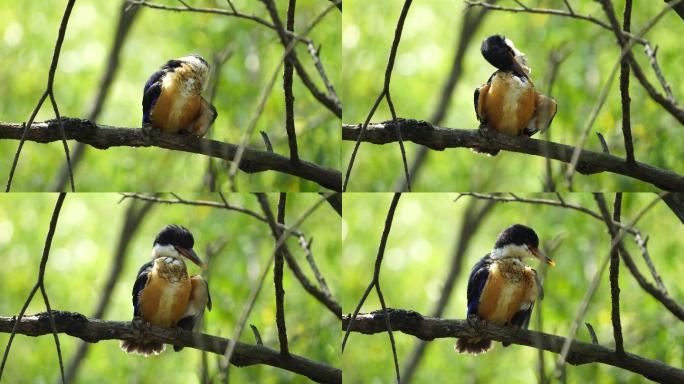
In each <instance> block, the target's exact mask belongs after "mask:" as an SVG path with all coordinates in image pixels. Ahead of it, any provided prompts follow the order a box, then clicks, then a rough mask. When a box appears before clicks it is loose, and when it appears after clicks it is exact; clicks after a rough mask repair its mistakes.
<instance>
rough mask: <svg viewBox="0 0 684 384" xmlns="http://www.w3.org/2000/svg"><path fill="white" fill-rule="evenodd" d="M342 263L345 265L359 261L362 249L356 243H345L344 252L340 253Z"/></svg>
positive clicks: (355, 263)
mask: <svg viewBox="0 0 684 384" xmlns="http://www.w3.org/2000/svg"><path fill="white" fill-rule="evenodd" d="M342 257H343V258H344V260H342V263H343V264H344V265H346V266H352V265H357V264H359V263H360V262H361V259H362V257H363V250H362V248H361V247H359V245H358V244H350V245H345V247H344V253H342Z"/></svg>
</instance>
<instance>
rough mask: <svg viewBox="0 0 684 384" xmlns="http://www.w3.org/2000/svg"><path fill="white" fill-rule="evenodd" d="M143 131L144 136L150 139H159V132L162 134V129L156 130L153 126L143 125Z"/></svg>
mask: <svg viewBox="0 0 684 384" xmlns="http://www.w3.org/2000/svg"><path fill="white" fill-rule="evenodd" d="M141 129H142V133H143V135H145V136H147V137H148V138H155V137H159V132H161V130H160V129H158V128H155V127H154V126H153V125H152V124H143V125H142V128H141Z"/></svg>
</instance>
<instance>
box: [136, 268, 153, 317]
mask: <svg viewBox="0 0 684 384" xmlns="http://www.w3.org/2000/svg"><path fill="white" fill-rule="evenodd" d="M153 266H154V261H150V262H149V263H146V264H144V265H143V266H142V267H140V270H139V271H138V277H136V279H135V284H134V285H133V316H140V306H139V305H138V304H139V301H140V292H141V291H142V290H143V288H145V285H147V276H148V275H149V274H150V272H152V267H153Z"/></svg>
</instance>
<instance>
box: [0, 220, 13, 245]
mask: <svg viewBox="0 0 684 384" xmlns="http://www.w3.org/2000/svg"><path fill="white" fill-rule="evenodd" d="M13 234H14V225H13V224H12V222H11V221H9V220H3V221H0V244H7V243H9V242H10V240H12V235H13Z"/></svg>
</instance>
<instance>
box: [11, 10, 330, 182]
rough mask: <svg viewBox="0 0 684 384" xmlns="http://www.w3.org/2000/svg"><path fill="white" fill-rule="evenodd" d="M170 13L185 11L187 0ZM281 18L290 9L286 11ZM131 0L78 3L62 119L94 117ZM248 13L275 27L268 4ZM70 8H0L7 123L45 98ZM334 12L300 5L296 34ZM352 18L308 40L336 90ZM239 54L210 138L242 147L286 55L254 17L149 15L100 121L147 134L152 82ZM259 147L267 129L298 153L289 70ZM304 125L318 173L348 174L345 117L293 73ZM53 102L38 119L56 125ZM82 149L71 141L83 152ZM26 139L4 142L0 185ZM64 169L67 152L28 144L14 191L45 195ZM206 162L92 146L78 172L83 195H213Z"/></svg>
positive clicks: (275, 178) (223, 80)
mask: <svg viewBox="0 0 684 384" xmlns="http://www.w3.org/2000/svg"><path fill="white" fill-rule="evenodd" d="M158 3H160V4H165V5H169V6H182V4H181V3H179V2H177V1H171V0H164V1H159V2H158ZM276 3H277V6H278V11H279V14H280V16H281V19H283V20H284V19H285V11H286V5H285V4H283V3H282V2H279V1H278V2H276ZM121 4H122V1H100V0H81V1H78V2H77V3H76V5H75V6H74V9H73V12H72V15H71V18H70V20H69V25H68V28H67V31H66V36H65V40H64V45H63V47H62V52H61V56H60V60H59V65H58V68H57V72H56V75H55V96H56V99H57V102H58V104H59V109H60V113H61V115H62V116H69V117H85V115H86V113H87V112H88V110H89V108H90V104H91V103H92V102H93V100H94V97H95V95H96V93H97V88H98V86H99V82H100V78H101V76H102V74H103V72H104V70H105V66H106V61H107V57H108V53H109V50H110V47H111V44H112V42H113V39H114V32H115V29H116V23H117V20H118V18H119V13H120V8H121ZM233 4H234V5H235V6H236V7H237V9H238V10H240V11H241V12H243V13H246V14H253V15H255V16H257V17H260V18H262V19H265V20H268V21H270V17H269V15H268V12H267V11H266V8H265V6H264V5H263V4H262V3H260V2H256V1H250V0H235V1H233ZM65 5H66V1H53V0H36V1H3V2H0V56H1V57H2V58H3V60H2V61H0V94H2V95H4V96H3V97H2V98H1V99H0V121H6V122H15V123H16V122H24V121H27V120H28V118H29V116H30V114H31V111H32V110H33V108H34V107H35V105H36V103H37V102H38V99H39V97H40V95H41V94H42V93H43V91H44V90H45V86H46V82H47V74H48V68H49V65H50V60H51V58H52V54H53V49H54V44H55V40H56V36H57V31H58V29H59V23H60V21H61V18H62V14H63V11H64V6H65ZM191 5H193V6H197V7H216V8H222V9H230V8H229V7H228V4H227V3H226V2H225V1H218V0H202V1H193V2H191ZM328 5H329V4H328V3H327V2H323V1H300V2H298V4H297V14H296V19H295V21H296V22H295V31H303V30H304V29H305V28H306V27H307V26H308V25H309V24H310V23H311V22H312V21H313V20H314V19H315V18H316V17H317V16H318V15H319V14H320V13H321V12H322V11H323V10H324V9H325V8H326V7H327V6H328ZM340 23H341V15H340V12H339V11H337V10H332V11H331V12H329V13H328V15H326V17H325V18H324V19H323V21H322V22H321V23H319V25H318V26H317V27H316V28H314V30H313V31H312V32H311V33H310V35H309V37H310V38H311V39H312V40H313V41H314V42H315V44H316V45H317V46H318V45H321V46H322V50H321V53H320V56H321V61H322V63H323V65H324V67H325V69H326V72H327V74H328V77H329V78H330V81H331V82H332V83H333V84H335V85H338V86H339V84H340V67H341V63H340V60H341V55H340V44H341V34H340V33H341V32H340ZM226 47H230V48H231V49H232V52H233V54H232V57H231V58H230V59H229V60H228V62H227V63H226V64H225V65H224V66H223V68H222V71H221V74H220V79H219V82H220V83H219V88H218V92H217V95H216V99H215V100H214V105H215V106H216V108H217V110H218V114H219V117H218V119H217V120H216V122H215V123H214V125H213V126H212V128H211V129H210V133H209V134H208V135H209V136H211V137H212V138H214V139H216V140H220V141H225V142H230V143H239V142H240V138H241V135H242V132H243V131H244V130H245V129H246V127H247V125H248V123H249V121H250V119H251V117H252V115H253V114H254V111H255V110H256V108H257V105H258V103H259V100H260V96H261V93H262V90H263V89H264V88H265V86H266V84H267V83H268V81H269V79H270V78H271V76H272V74H273V72H274V71H275V69H276V66H277V65H278V62H279V60H280V57H281V56H282V53H283V46H282V44H281V43H280V41H279V39H278V37H277V34H276V32H275V31H274V30H271V29H269V28H266V27H264V26H262V25H260V24H257V23H255V22H253V21H250V20H244V19H238V18H235V17H228V16H222V15H213V14H202V13H188V12H169V11H162V10H154V9H148V8H143V9H141V10H140V13H139V14H138V15H137V17H136V20H135V22H134V24H133V26H132V29H131V31H130V32H129V35H128V37H127V39H126V40H125V43H124V46H123V49H122V52H121V56H120V64H119V69H118V72H117V73H116V76H115V78H114V81H113V84H112V87H111V89H110V92H109V96H108V98H107V100H106V101H105V104H104V109H103V111H102V114H101V115H100V117H99V119H98V121H97V122H98V123H100V124H105V125H110V126H119V127H132V128H136V127H139V126H140V121H141V118H142V117H141V116H142V107H141V100H142V88H143V85H144V84H145V81H146V80H147V78H148V77H149V76H150V75H151V74H152V73H153V72H155V71H156V70H157V69H158V68H159V67H160V66H161V65H162V64H164V63H165V62H166V61H167V60H169V59H172V58H177V57H181V56H185V55H186V54H189V53H199V54H201V55H202V56H204V57H205V58H206V59H207V60H208V61H209V62H210V63H211V62H212V60H211V58H212V57H213V55H214V54H216V53H217V52H219V51H221V50H223V49H225V48H226ZM297 54H298V56H299V58H300V61H301V62H302V63H303V65H304V66H305V68H306V69H307V72H308V73H309V74H310V76H311V78H312V79H313V81H314V82H315V83H316V84H317V85H318V87H319V89H323V90H324V89H325V87H324V86H323V83H322V81H321V80H320V76H318V72H317V71H316V69H315V68H314V66H313V64H312V60H311V58H310V56H309V54H308V52H307V51H306V47H305V46H304V45H302V44H298V46H297ZM277 76H278V77H277V81H276V83H275V86H274V88H273V91H272V92H271V94H270V95H269V98H268V102H267V103H266V106H265V109H264V111H263V114H262V115H261V118H260V120H259V122H258V124H257V126H256V131H255V133H254V135H253V136H252V137H251V140H250V142H249V146H250V147H252V148H256V149H260V150H264V149H265V146H264V143H263V140H262V139H261V136H260V135H259V131H264V132H266V133H267V134H268V135H269V137H270V139H271V142H272V144H273V149H274V151H275V152H276V153H280V154H283V155H284V156H289V149H288V144H287V134H286V132H285V125H284V121H285V103H284V97H283V87H282V80H281V79H282V69H281V70H280V73H279V74H278V75H277ZM294 96H295V126H296V129H297V136H298V143H299V155H300V157H301V158H302V159H304V160H308V161H312V162H315V163H316V164H319V165H322V166H326V167H332V168H339V163H340V160H339V157H340V155H339V141H340V140H339V137H340V134H339V124H340V120H339V119H338V118H337V117H336V116H335V115H334V114H332V113H331V112H330V111H328V110H327V109H326V108H325V107H323V106H322V105H321V104H320V103H318V102H317V101H316V100H315V99H314V98H313V97H312V96H311V95H310V93H309V90H308V89H306V88H305V87H304V86H303V85H302V82H301V81H300V80H299V78H298V77H297V75H295V76H294ZM54 117H55V116H54V112H53V111H52V108H51V106H50V104H49V100H48V102H47V103H46V104H45V105H44V106H43V108H42V109H41V112H40V113H39V114H38V116H37V118H36V121H44V120H47V119H52V118H54ZM73 145H74V143H73V142H70V146H71V147H73ZM17 146H18V141H17V140H3V141H0V154H2V155H0V179H3V180H6V179H7V177H8V175H9V169H10V165H11V164H12V159H13V155H14V153H15V151H16V149H17ZM64 161H65V159H64V150H63V148H62V144H61V143H59V142H58V143H51V144H48V145H45V144H37V143H32V142H27V143H26V145H25V147H24V149H23V152H22V156H21V159H20V162H19V166H18V170H17V173H16V174H15V179H14V182H13V188H12V189H13V190H14V191H45V190H48V189H49V188H50V185H51V184H52V180H53V178H54V177H55V176H56V173H57V172H56V171H57V168H58V166H61V164H62V163H63V162H64ZM223 164H225V162H222V163H221V165H219V169H220V173H219V184H218V186H219V188H222V189H226V186H227V182H226V180H225V174H226V173H227V168H226V167H225V166H224V165H223ZM206 169H207V157H206V156H202V155H195V154H189V153H184V152H176V151H169V150H166V149H161V148H130V147H116V148H111V149H108V150H105V151H102V150H96V149H94V148H92V147H91V148H88V149H87V152H86V156H85V159H84V160H83V161H82V163H81V164H80V166H79V167H78V168H77V170H76V172H75V176H74V177H75V182H76V190H77V191H172V190H173V191H203V190H205V189H204V187H203V185H202V181H203V175H204V173H205V170H206ZM237 181H238V189H239V190H245V191H300V190H301V191H318V190H321V189H322V187H320V186H319V185H318V184H315V183H313V182H309V181H303V180H300V179H299V178H297V177H294V176H289V175H286V174H280V173H277V172H262V173H259V174H253V175H249V174H245V173H242V172H239V176H238V178H237Z"/></svg>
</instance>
